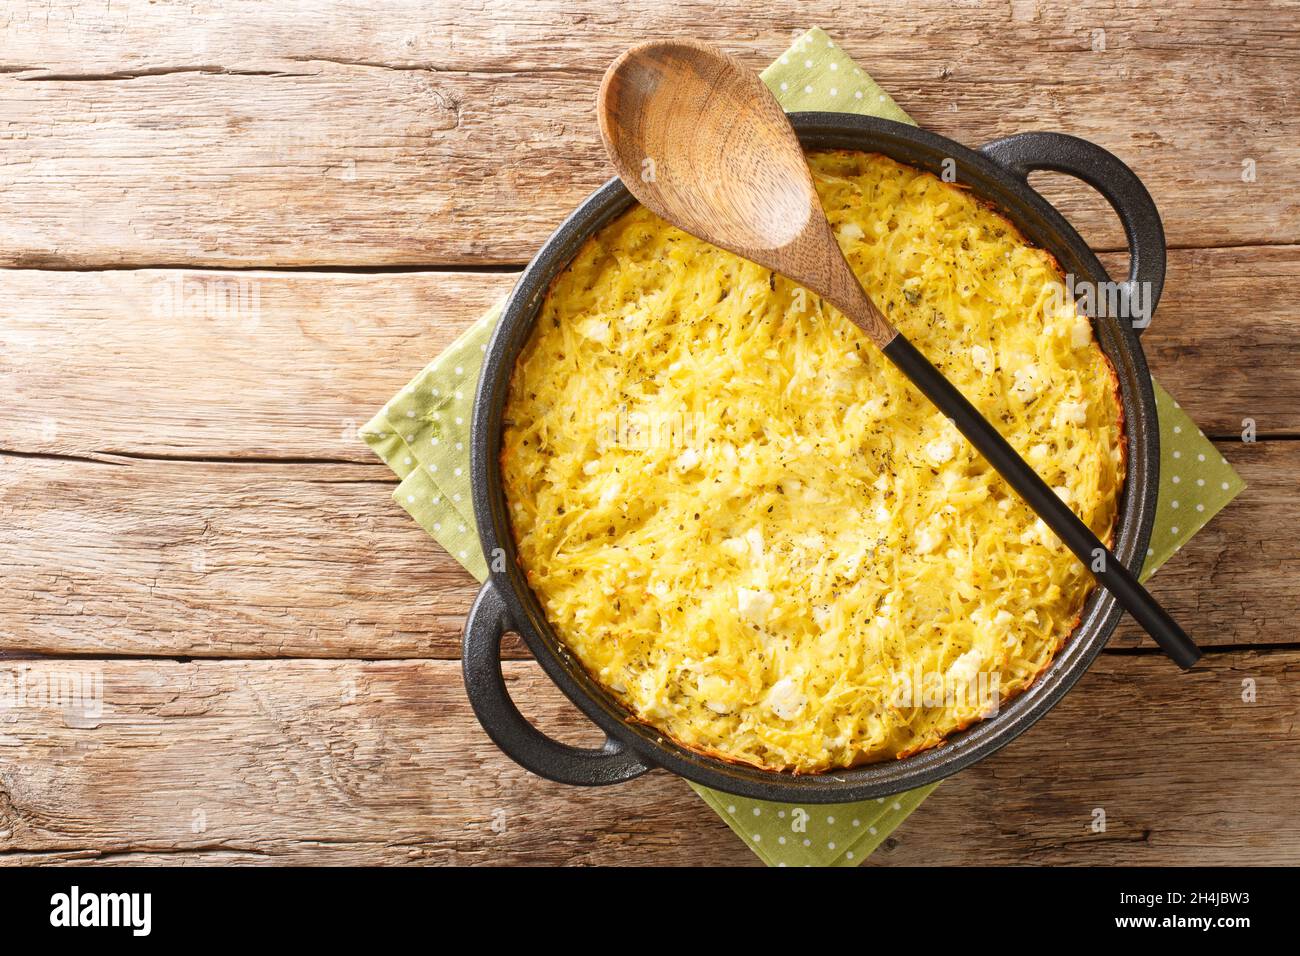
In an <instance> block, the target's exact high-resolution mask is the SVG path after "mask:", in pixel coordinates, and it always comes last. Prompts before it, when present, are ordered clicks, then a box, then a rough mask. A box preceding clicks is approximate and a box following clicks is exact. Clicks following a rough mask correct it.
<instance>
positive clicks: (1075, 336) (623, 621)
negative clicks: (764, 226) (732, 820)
mask: <svg viewBox="0 0 1300 956" xmlns="http://www.w3.org/2000/svg"><path fill="white" fill-rule="evenodd" d="M810 162H811V165H812V168H813V173H814V179H815V181H816V185H817V191H818V194H819V196H820V197H821V201H822V204H823V206H824V207H825V209H826V212H827V215H828V217H829V219H830V221H831V224H832V227H833V228H834V229H835V232H836V235H837V237H838V239H839V242H840V246H841V248H843V249H844V251H845V254H846V255H847V257H848V260H849V262H850V264H851V265H852V266H853V268H854V270H855V271H856V272H857V274H858V276H859V278H860V279H861V280H862V281H863V284H864V285H865V287H866V288H867V290H868V291H869V292H870V293H871V294H872V296H873V298H874V299H875V301H876V302H877V304H878V305H879V306H880V307H881V309H882V310H883V311H884V312H885V313H886V314H887V315H888V316H889V317H890V318H891V320H892V321H893V322H894V323H895V324H896V325H897V326H898V328H899V329H900V330H901V331H902V332H903V334H905V335H907V336H908V337H909V338H910V339H911V340H912V342H913V343H914V344H915V345H916V346H917V348H919V349H920V350H921V351H922V352H924V353H925V354H926V355H927V356H928V357H929V358H930V360H931V361H932V362H934V363H935V364H936V365H937V366H938V367H939V369H940V370H941V371H942V372H943V373H944V374H945V375H947V376H948V378H949V379H951V380H952V381H953V383H954V384H956V385H957V387H958V388H960V389H961V391H962V392H963V393H964V394H965V395H966V397H967V398H969V399H970V400H971V401H972V402H973V403H974V404H975V405H976V406H977V407H978V408H979V409H980V411H981V412H983V413H984V415H985V416H987V417H988V418H989V419H990V420H992V421H993V422H994V423H995V424H997V425H998V426H999V428H1000V429H1001V430H1002V432H1003V434H1004V435H1006V436H1007V438H1008V439H1009V440H1010V442H1011V443H1012V445H1014V446H1015V447H1016V449H1017V450H1018V451H1019V452H1020V453H1021V454H1022V455H1024V456H1025V457H1026V458H1027V460H1028V461H1029V462H1030V464H1031V465H1033V466H1034V467H1035V469H1036V470H1037V471H1038V473H1039V474H1040V475H1042V477H1043V478H1044V479H1045V480H1046V481H1047V482H1048V484H1049V485H1052V486H1053V487H1054V488H1055V489H1056V491H1057V493H1058V494H1059V495H1060V496H1061V497H1062V498H1063V499H1064V500H1065V501H1066V502H1067V503H1068V504H1069V505H1070V506H1071V507H1072V508H1073V509H1074V511H1075V513H1076V514H1078V515H1079V516H1080V517H1081V518H1082V519H1083V520H1084V521H1085V522H1086V523H1087V524H1088V525H1089V526H1090V527H1091V528H1092V530H1093V531H1094V532H1096V533H1097V534H1098V536H1099V537H1101V538H1102V539H1103V540H1107V539H1108V538H1109V537H1110V534H1111V530H1112V527H1113V525H1114V522H1115V518H1116V509H1117V501H1118V497H1119V492H1120V488H1121V483H1122V480H1123V441H1122V421H1121V412H1120V406H1119V403H1118V400H1117V396H1116V381H1115V376H1114V371H1113V369H1111V367H1110V365H1109V363H1108V361H1107V360H1106V358H1105V356H1104V354H1103V353H1102V351H1101V349H1100V347H1099V346H1098V345H1097V343H1096V341H1095V340H1094V338H1093V333H1092V327H1091V325H1090V323H1089V322H1088V320H1087V319H1086V318H1084V317H1081V316H1080V315H1079V314H1078V313H1077V312H1076V310H1075V307H1074V306H1073V304H1072V303H1070V302H1069V298H1068V296H1064V295H1063V293H1062V289H1061V285H1062V283H1063V278H1062V276H1061V273H1060V269H1059V267H1058V266H1057V264H1056V262H1055V261H1054V260H1053V259H1052V257H1051V256H1050V255H1049V254H1047V253H1046V252H1044V251H1042V250H1039V249H1036V248H1034V247H1032V246H1030V245H1029V244H1028V243H1027V242H1026V241H1025V240H1024V239H1023V238H1022V237H1021V236H1020V235H1019V234H1018V233H1017V232H1016V230H1015V229H1014V227H1012V226H1011V225H1010V224H1009V223H1008V222H1007V221H1006V220H1005V219H1003V218H1002V217H1000V216H999V215H998V214H996V213H995V212H993V211H992V210H990V209H989V208H987V207H986V206H984V205H982V204H981V203H980V202H979V201H977V200H976V199H974V198H972V197H971V196H969V195H967V194H966V193H965V192H963V191H962V190H961V189H959V188H956V187H954V186H952V185H950V184H947V183H943V182H941V181H940V180H939V179H937V178H936V177H934V176H932V175H930V174H928V173H923V172H919V171H917V170H915V169H912V168H910V167H908V166H904V165H900V164H899V163H896V162H894V161H892V160H890V159H887V158H885V157H882V156H879V155H868V154H862V153H854V152H844V151H834V152H822V153H814V154H811V155H810ZM501 461H502V471H503V476H504V481H505V487H506V494H507V499H508V502H509V507H510V511H511V519H512V522H513V527H514V533H515V537H516V541H517V544H518V551H519V560H520V562H521V563H522V565H523V567H524V569H525V570H526V572H527V575H528V580H529V582H530V584H531V586H532V588H533V590H534V591H535V593H536V594H537V596H538V598H539V600H540V601H541V603H542V606H543V608H544V609H545V612H546V615H547V618H548V620H549V621H550V623H551V624H552V626H553V627H554V629H555V631H556V633H557V634H558V635H559V637H560V639H561V640H562V641H563V642H564V643H565V644H566V645H567V646H568V647H569V648H570V649H571V650H572V651H573V653H574V654H575V655H576V656H577V658H578V659H579V660H580V661H581V662H582V664H583V665H584V666H585V667H586V668H587V669H588V670H589V671H590V672H591V674H592V675H593V676H595V677H596V678H597V679H598V680H599V681H600V682H601V683H602V684H603V685H604V686H606V687H607V688H609V689H610V690H611V692H612V693H613V694H614V695H615V696H616V697H618V698H619V699H620V700H621V701H622V702H623V703H624V705H625V706H626V707H627V708H628V710H629V711H630V712H631V714H632V715H633V717H634V719H638V720H642V721H645V722H648V723H649V724H651V725H653V726H654V727H656V728H657V729H659V730H660V731H662V732H663V733H664V734H666V735H668V736H670V737H672V738H673V739H675V740H677V741H678V742H680V743H682V744H683V745H685V746H687V747H691V748H693V749H696V750H699V751H702V752H707V753H711V754H714V755H717V756H721V757H724V758H726V759H729V760H734V761H740V762H745V763H749V764H754V765H757V766H760V767H765V768H768V769H772V770H788V771H794V772H800V773H805V772H819V771H825V770H828V769H832V768H837V767H847V766H852V765H856V764H859V763H864V762H870V761H875V760H882V759H890V758H895V757H903V756H907V755H909V754H912V753H915V752H917V751H919V750H922V749H924V748H926V747H931V746H934V745H936V744H938V743H940V742H941V741H942V740H943V739H944V738H945V737H946V736H947V735H949V734H951V733H952V732H954V731H955V730H958V729H960V728H962V727H965V726H967V725H969V724H971V723H972V722H974V721H976V720H979V719H980V718H981V717H985V716H988V715H989V714H990V713H992V712H994V711H995V710H996V708H997V707H998V706H999V704H1000V702H1002V701H1005V700H1006V699H1008V698H1009V697H1011V696H1013V695H1014V694H1016V693H1019V692H1020V691H1023V690H1024V689H1025V688H1026V687H1027V686H1028V685H1029V684H1030V683H1031V682H1032V681H1033V680H1034V679H1035V677H1036V676H1037V675H1038V674H1040V673H1041V672H1042V671H1043V669H1044V668H1045V667H1046V666H1047V665H1048V664H1049V663H1050V661H1051V659H1052V657H1053V655H1054V654H1055V653H1056V651H1057V650H1058V649H1059V648H1060V647H1061V646H1062V645H1063V643H1064V641H1065V639H1066V637H1067V636H1068V635H1069V633H1070V631H1071V630H1072V629H1073V627H1074V626H1075V624H1076V623H1077V621H1078V617H1079V613H1080V610H1081V608H1082V606H1083V602H1084V599H1085V597H1086V596H1087V594H1088V592H1089V591H1090V589H1091V587H1092V584H1093V582H1092V578H1091V576H1090V575H1089V573H1088V571H1087V569H1086V568H1085V567H1084V566H1083V565H1082V564H1080V563H1079V562H1078V561H1077V560H1076V559H1075V558H1074V557H1073V556H1072V555H1071V554H1070V553H1069V552H1068V551H1067V550H1066V549H1065V547H1064V546H1063V545H1062V544H1061V543H1060V542H1059V541H1058V540H1057V539H1056V537H1055V536H1054V535H1053V534H1052V533H1051V531H1049V530H1048V529H1047V527H1046V526H1045V525H1044V524H1043V523H1042V522H1041V521H1040V520H1039V519H1038V518H1037V517H1036V516H1035V515H1034V514H1033V513H1032V512H1031V511H1030V510H1029V509H1028V508H1027V507H1026V506H1025V505H1023V504H1022V503H1021V502H1020V501H1019V499H1018V498H1016V497H1015V496H1014V493H1013V492H1012V491H1011V490H1010V488H1009V487H1008V486H1007V485H1006V484H1005V483H1004V482H1003V481H1002V479H1001V478H1000V477H999V476H998V475H997V474H996V473H995V472H994V471H993V470H992V468H991V467H989V466H988V465H987V464H986V463H985V462H984V461H983V459H982V458H980V457H979V455H978V454H977V453H976V452H975V450H974V449H973V448H972V447H971V446H970V445H969V444H968V443H967V442H966V441H965V439H964V438H963V437H962V436H961V435H960V434H959V433H958V432H957V431H956V430H955V428H954V427H953V426H952V425H951V423H950V422H948V420H947V419H946V418H945V417H944V416H943V415H942V414H941V413H940V412H939V411H937V410H936V409H935V408H933V407H932V406H931V405H930V404H929V403H928V402H927V401H926V399H925V398H924V397H923V396H922V395H921V394H920V393H919V392H918V391H917V390H916V388H915V387H914V386H912V385H911V384H910V383H909V382H908V381H907V380H906V379H905V378H904V377H903V375H902V374H901V373H900V372H898V371H897V370H896V369H894V367H893V366H892V365H891V364H890V362H889V361H888V360H887V359H886V358H884V356H882V355H881V354H880V353H879V352H878V351H876V350H875V348H874V346H872V344H871V343H870V342H869V341H868V340H867V339H866V337H865V336H864V335H863V334H862V333H861V332H859V331H858V330H857V328H856V327H854V326H853V325H852V324H850V323H849V322H848V321H847V320H846V319H845V318H844V317H843V316H842V315H840V314H839V313H838V312H837V311H835V310H834V309H832V308H831V307H830V306H828V305H826V304H824V303H822V302H821V301H820V300H819V299H818V298H817V297H816V296H814V295H812V294H811V293H808V292H806V291H804V290H802V289H801V288H799V287H798V286H795V285H794V284H792V283H790V282H788V281H786V280H785V279H784V278H781V277H779V276H774V275H773V274H772V273H770V272H769V271H768V270H766V269H763V268H761V267H759V266H757V265H754V264H752V263H749V262H746V261H744V260H742V259H740V258H738V257H736V256H734V255H732V254H730V253H727V252H723V251H721V250H719V249H717V248H715V247H713V246H711V245H709V244H707V243H704V242H701V241H699V240H697V239H694V238H692V237H691V236H688V235H686V234H685V233H683V232H681V231H679V230H677V229H675V228H673V227H671V226H669V225H667V224H665V223H664V222H663V221H662V220H660V219H658V218H657V217H655V216H654V215H653V214H652V213H650V212H648V211H647V210H645V209H644V208H642V207H640V206H637V207H635V208H633V209H632V210H631V211H629V212H628V213H626V214H625V215H623V216H622V217H620V218H619V219H618V220H616V221H615V222H613V223H611V224H609V225H608V226H606V227H605V228H604V229H602V230H601V231H600V232H599V233H598V234H597V235H596V236H594V237H593V238H592V239H591V240H590V241H588V242H587V243H586V245H585V246H584V247H583V249H582V250H581V251H580V252H579V254H578V255H577V257H576V258H575V259H574V261H573V262H572V263H571V264H570V266H569V267H568V268H567V269H566V270H565V271H564V272H562V273H561V274H560V275H559V276H558V277H557V278H556V280H555V281H554V283H553V284H552V287H551V289H550V291H549V294H548V296H547V298H546V301H545V303H544V305H543V307H542V311H541V314H540V316H539V319H538V322H537V325H536V327H535V329H534V331H533V334H532V337H531V339H530V341H529V343H528V344H527V346H526V348H525V349H524V351H523V353H522V355H521V357H520V359H519V362H518V365H517V368H516V370H515V373H514V376H513V379H512V382H511V389H510V396H509V404H508V407H507V412H506V429H505V433H504V438H503V448H502V458H501Z"/></svg>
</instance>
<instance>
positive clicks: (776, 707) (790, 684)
mask: <svg viewBox="0 0 1300 956" xmlns="http://www.w3.org/2000/svg"><path fill="white" fill-rule="evenodd" d="M764 703H766V704H767V708H768V710H770V711H772V713H774V714H776V715H777V716H778V717H780V718H781V719H782V720H794V719H795V718H797V717H798V716H799V715H800V714H801V713H803V709H804V707H805V706H807V704H808V698H806V697H805V696H804V695H803V694H801V693H800V692H799V688H798V687H797V686H796V685H795V682H794V681H793V680H791V679H790V678H789V677H782V678H781V679H780V680H779V681H777V682H776V683H775V684H773V685H772V689H771V690H769V691H768V692H767V698H766V700H765V701H764Z"/></svg>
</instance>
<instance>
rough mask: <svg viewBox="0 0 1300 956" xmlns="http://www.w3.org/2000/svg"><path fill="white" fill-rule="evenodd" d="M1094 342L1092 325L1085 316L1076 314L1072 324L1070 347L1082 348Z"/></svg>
mask: <svg viewBox="0 0 1300 956" xmlns="http://www.w3.org/2000/svg"><path fill="white" fill-rule="evenodd" d="M1091 343H1092V326H1091V325H1089V324H1088V320H1087V319H1085V318H1084V317H1083V316H1076V317H1075V320H1074V322H1073V323H1072V324H1071V325H1070V347H1071V348H1076V349H1081V348H1085V347H1086V346H1088V345H1090V344H1091Z"/></svg>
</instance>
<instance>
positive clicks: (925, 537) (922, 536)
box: [914, 527, 943, 554]
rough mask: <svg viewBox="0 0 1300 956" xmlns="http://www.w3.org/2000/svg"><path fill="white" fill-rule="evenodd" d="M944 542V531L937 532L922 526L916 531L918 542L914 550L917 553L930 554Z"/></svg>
mask: <svg viewBox="0 0 1300 956" xmlns="http://www.w3.org/2000/svg"><path fill="white" fill-rule="evenodd" d="M942 543H943V534H942V533H936V532H934V531H933V530H932V529H930V528H928V527H927V528H922V529H921V530H919V531H918V532H917V533H916V544H915V546H914V550H915V551H916V553H917V554H929V553H930V552H931V551H933V550H934V549H935V548H937V547H939V545H940V544H942Z"/></svg>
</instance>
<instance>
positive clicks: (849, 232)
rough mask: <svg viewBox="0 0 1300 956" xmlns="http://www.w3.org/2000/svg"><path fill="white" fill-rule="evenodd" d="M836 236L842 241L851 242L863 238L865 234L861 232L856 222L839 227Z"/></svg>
mask: <svg viewBox="0 0 1300 956" xmlns="http://www.w3.org/2000/svg"><path fill="white" fill-rule="evenodd" d="M838 235H839V237H840V238H841V239H843V240H847V241H849V242H853V241H855V240H858V239H862V238H863V237H865V236H866V233H865V232H863V231H862V227H861V226H859V225H858V224H857V223H856V222H846V223H845V224H844V225H842V226H840V228H839V230H838Z"/></svg>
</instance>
